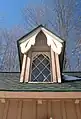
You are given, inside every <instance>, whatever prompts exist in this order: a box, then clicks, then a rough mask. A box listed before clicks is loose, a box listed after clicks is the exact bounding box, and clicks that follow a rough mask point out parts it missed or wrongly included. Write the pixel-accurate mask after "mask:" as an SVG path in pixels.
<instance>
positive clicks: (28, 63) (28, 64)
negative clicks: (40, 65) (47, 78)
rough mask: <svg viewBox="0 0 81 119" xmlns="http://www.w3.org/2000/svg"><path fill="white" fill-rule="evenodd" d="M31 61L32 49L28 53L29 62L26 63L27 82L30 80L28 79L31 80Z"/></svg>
mask: <svg viewBox="0 0 81 119" xmlns="http://www.w3.org/2000/svg"><path fill="white" fill-rule="evenodd" d="M30 63H31V51H29V52H28V55H27V63H26V70H25V82H28V80H29V73H30Z"/></svg>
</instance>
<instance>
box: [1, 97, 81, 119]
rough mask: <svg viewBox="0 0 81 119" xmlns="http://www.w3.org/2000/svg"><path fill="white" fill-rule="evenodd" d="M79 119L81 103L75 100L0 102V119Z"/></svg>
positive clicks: (11, 100)
mask: <svg viewBox="0 0 81 119" xmlns="http://www.w3.org/2000/svg"><path fill="white" fill-rule="evenodd" d="M50 117H52V119H81V102H79V104H75V100H42V101H41V103H39V102H38V100H24V99H23V100H17V99H16V100H13V99H9V100H6V101H5V103H1V102H0V119H50Z"/></svg>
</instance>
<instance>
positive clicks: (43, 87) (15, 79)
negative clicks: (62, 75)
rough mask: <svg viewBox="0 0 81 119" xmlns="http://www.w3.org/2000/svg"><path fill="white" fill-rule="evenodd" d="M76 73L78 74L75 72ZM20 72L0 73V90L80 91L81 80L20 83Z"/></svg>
mask: <svg viewBox="0 0 81 119" xmlns="http://www.w3.org/2000/svg"><path fill="white" fill-rule="evenodd" d="M77 75H78V74H77ZM19 77H20V73H0V90H2V91H32V92H33V91H39V92H40V91H42V92H46V91H47V92H62V91H64V92H65V91H66V92H68V91H69V92H70V91H81V81H80V80H79V81H69V82H64V83H61V84H46V83H45V84H42V83H41V84H35V83H33V84H30V83H20V81H19Z"/></svg>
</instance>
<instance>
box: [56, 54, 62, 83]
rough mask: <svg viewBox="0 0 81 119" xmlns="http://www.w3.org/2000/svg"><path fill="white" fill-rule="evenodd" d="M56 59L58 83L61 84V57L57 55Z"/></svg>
mask: <svg viewBox="0 0 81 119" xmlns="http://www.w3.org/2000/svg"><path fill="white" fill-rule="evenodd" d="M55 58H56V71H57V81H58V83H61V71H60V63H59V55H58V54H56V53H55Z"/></svg>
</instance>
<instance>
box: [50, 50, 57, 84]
mask: <svg viewBox="0 0 81 119" xmlns="http://www.w3.org/2000/svg"><path fill="white" fill-rule="evenodd" d="M51 62H52V64H51V65H52V77H53V82H57V79H56V78H57V77H56V65H55V53H54V52H53V50H52V48H51Z"/></svg>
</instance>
